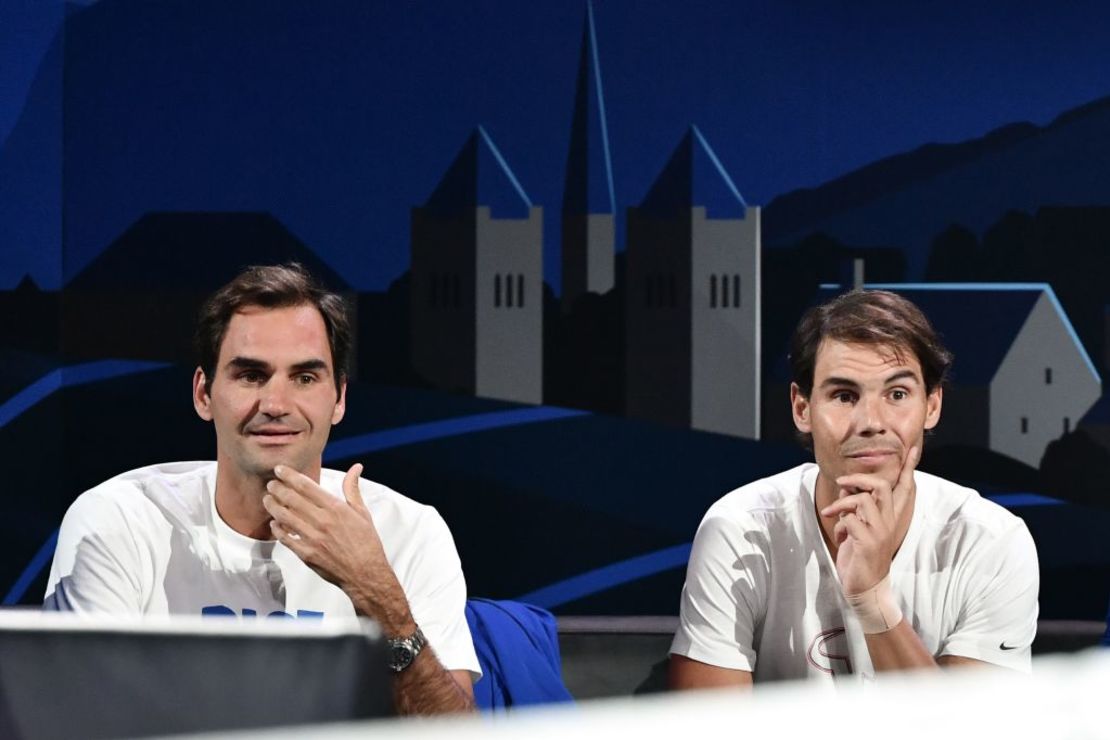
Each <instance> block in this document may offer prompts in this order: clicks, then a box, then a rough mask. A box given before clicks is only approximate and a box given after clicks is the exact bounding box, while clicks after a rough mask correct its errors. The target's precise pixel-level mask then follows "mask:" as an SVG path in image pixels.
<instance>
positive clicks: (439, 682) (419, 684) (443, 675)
mask: <svg viewBox="0 0 1110 740" xmlns="http://www.w3.org/2000/svg"><path fill="white" fill-rule="evenodd" d="M393 705H394V706H395V707H396V709H397V713H398V714H444V713H449V712H472V711H474V697H473V696H471V695H470V694H468V693H467V692H466V691H465V690H464V689H463V687H462V686H460V685H459V682H458V681H456V680H455V677H454V676H453V675H452V674H451V672H450V671H448V670H447V669H446V668H444V667H443V666H442V665H441V664H440V662H439V659H438V658H437V657H436V655H435V653H434V652H433V648H432V647H431V646H428V647H426V648H424V649H423V650H421V651H420V655H418V656H416V660H414V661H413V662H412V665H410V666H409V667H408V668H406V669H405V670H403V671H401V672H400V673H398V674H396V675H395V676H394V677H393Z"/></svg>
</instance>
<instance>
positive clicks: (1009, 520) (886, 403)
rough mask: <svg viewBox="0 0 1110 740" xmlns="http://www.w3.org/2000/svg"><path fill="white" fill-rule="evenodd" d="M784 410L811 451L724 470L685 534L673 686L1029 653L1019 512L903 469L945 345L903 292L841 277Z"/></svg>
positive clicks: (1031, 556)
mask: <svg viewBox="0 0 1110 740" xmlns="http://www.w3.org/2000/svg"><path fill="white" fill-rule="evenodd" d="M790 362H791V369H792V372H793V383H792V384H791V389H790V401H791V410H792V414H793V418H794V424H795V426H796V427H797V429H798V431H799V432H800V433H801V434H802V435H804V436H805V437H806V438H807V441H809V442H810V443H811V445H812V449H813V454H814V458H815V463H809V464H805V465H801V466H799V467H797V468H794V469H793V470H788V471H786V472H783V473H780V474H778V475H775V476H772V477H770V478H765V479H763V480H760V481H756V482H754V483H750V484H748V485H746V486H743V487H742V488H739V489H737V490H735V491H733V492H732V493H729V494H727V495H726V496H725V497H724V498H722V499H720V500H719V501H717V502H716V503H715V504H713V506H712V507H710V509H709V511H708V512H707V513H706V515H705V518H704V519H703V520H702V523H701V526H700V527H699V529H698V533H697V536H696V537H695V539H694V546H693V551H692V553H691V555H690V562H689V566H688V570H687V574H686V584H685V586H684V587H683V591H682V602H681V607H680V623H679V628H678V632H677V634H676V635H675V638H674V642H673V644H672V646H671V666H670V683H671V686H672V687H673V688H680V689H681V688H696V687H709V686H729V685H741V686H742V685H749V684H751V683H752V681H753V680H755V681H761V680H776V679H800V678H815V679H831V678H833V677H843V676H851V677H852V678H853V679H854V680H870V679H873V678H874V677H875V674H876V672H878V671H890V670H898V669H910V668H922V669H929V668H935V667H937V666H938V665H953V664H991V665H996V666H1002V667H1006V668H1012V669H1016V670H1021V671H1028V670H1029V668H1030V646H1031V645H1032V643H1033V637H1034V634H1035V632H1036V627H1037V590H1038V583H1039V576H1038V568H1037V553H1036V549H1035V547H1034V545H1033V540H1032V538H1031V537H1030V536H1029V532H1028V530H1027V529H1026V527H1025V524H1024V522H1022V521H1021V519H1019V518H1017V517H1016V516H1014V515H1012V514H1010V513H1009V512H1007V511H1006V510H1005V509H1003V508H1001V507H1000V506H998V505H996V504H994V503H992V502H990V501H987V500H986V499H983V498H981V497H980V496H979V495H978V494H977V493H976V492H975V491H973V490H970V489H968V488H964V487H962V486H958V485H956V484H954V483H951V482H949V481H946V480H943V479H941V478H938V477H936V476H932V475H928V474H926V473H922V472H919V471H917V470H916V466H917V463H918V460H919V459H920V456H921V449H922V444H923V442H924V434H925V430H927V429H932V428H933V427H934V426H936V424H937V422H938V421H939V420H940V410H941V400H942V394H943V389H942V385H943V381H944V378H945V375H946V373H947V371H948V368H949V366H950V364H951V355H950V354H949V353H948V351H947V350H945V348H944V347H943V346H942V345H941V343H940V339H939V338H938V336H937V335H936V333H935V332H934V330H933V328H932V326H931V325H930V324H929V322H928V320H927V319H926V318H925V316H924V315H923V314H922V313H921V311H920V310H919V309H918V308H917V307H916V306H915V305H913V304H912V303H911V302H910V301H908V300H906V299H905V298H902V297H900V296H898V295H896V294H893V293H889V292H886V291H871V290H856V291H852V292H850V293H847V294H844V295H842V296H840V297H838V298H836V299H834V300H832V301H831V302H829V303H827V304H825V305H822V306H818V307H816V308H814V309H812V310H811V311H809V312H808V313H807V314H806V315H805V316H804V317H803V318H802V321H801V323H800V324H799V326H798V328H797V329H796V331H795V333H794V337H793V339H792V341H791V353H790Z"/></svg>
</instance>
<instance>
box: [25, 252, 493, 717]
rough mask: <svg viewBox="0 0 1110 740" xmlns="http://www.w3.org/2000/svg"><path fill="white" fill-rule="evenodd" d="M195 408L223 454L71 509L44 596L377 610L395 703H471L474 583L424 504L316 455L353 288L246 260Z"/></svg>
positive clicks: (277, 610) (143, 471)
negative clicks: (470, 592) (332, 287)
mask: <svg viewBox="0 0 1110 740" xmlns="http://www.w3.org/2000/svg"><path fill="white" fill-rule="evenodd" d="M196 343H197V351H198V355H199V357H200V364H199V366H198V367H197V369H196V371H195V372H194V375H193V405H194V407H195V409H196V412H197V414H198V415H200V417H201V418H202V419H205V420H206V421H210V422H212V424H213V426H214V427H215V430H216V462H215V463H211V462H183V463H167V464H161V465H153V466H149V467H146V468H140V469H138V470H133V471H131V472H128V473H124V474H123V475H120V476H117V477H115V478H112V479H111V480H109V481H107V482H105V483H103V484H101V485H99V486H97V487H96V488H93V489H91V490H89V491H87V492H85V493H84V494H82V495H81V496H80V497H79V498H78V499H77V500H76V501H75V502H74V503H73V505H72V506H71V507H70V509H69V511H68V512H67V513H66V516H65V519H64V520H63V522H62V527H61V531H60V534H59V538H58V547H57V550H56V552H55V556H54V564H53V566H52V568H51V573H50V581H49V586H48V588H47V595H46V604H45V605H46V607H47V608H53V609H61V610H70V611H75V612H84V613H133V614H167V613H169V614H205V615H241V616H243V617H263V616H280V617H301V618H320V617H322V618H344V617H353V616H355V615H358V616H366V617H372V618H374V619H375V620H377V622H378V623H379V624H380V625H381V627H382V631H383V632H384V634H385V636H386V637H387V638H388V639H389V640H390V643H391V648H392V649H391V650H390V655H391V663H390V668H392V669H393V670H394V671H395V673H394V697H395V703H396V706H397V709H398V711H399V712H402V713H431V712H443V711H460V710H467V709H471V708H473V689H472V685H471V681H472V675H475V674H478V673H479V672H480V669H479V667H478V661H477V658H476V656H475V653H474V647H473V644H472V643H471V639H470V632H469V629H468V628H467V624H466V619H465V616H464V611H463V610H464V606H465V601H466V583H465V581H464V580H463V574H462V569H461V567H460V564H459V558H458V555H457V553H456V551H455V546H454V542H453V540H452V539H451V533H450V532H449V531H448V529H447V525H446V524H445V523H444V521H443V519H442V518H441V517H440V516H439V514H438V513H437V512H436V511H435V510H434V509H432V508H431V507H428V506H423V505H421V504H418V503H416V502H415V501H412V500H411V499H408V498H405V497H404V496H401V495H400V494H398V493H396V492H394V491H391V490H390V489H388V488H386V487H385V486H382V485H379V484H377V483H373V482H371V481H369V480H365V479H362V478H360V477H359V476H360V474H361V472H362V466H361V465H358V464H356V465H354V466H352V467H351V469H350V470H348V471H347V473H346V474H345V475H344V474H343V473H341V472H339V471H334V470H325V469H323V468H322V455H323V450H324V446H325V444H326V443H327V440H328V434H329V432H330V430H331V426H332V425H333V424H336V423H338V422H339V421H340V419H342V418H343V414H344V411H345V409H346V392H347V372H348V370H347V361H348V354H349V352H350V347H351V336H350V324H349V321H348V319H347V313H346V308H345V306H344V304H343V301H342V300H341V299H340V298H339V297H338V296H336V295H334V294H332V293H329V292H327V291H326V290H324V289H323V287H321V286H320V285H319V284H318V283H316V281H315V280H314V279H313V278H312V276H311V275H309V274H308V273H307V272H306V271H305V270H304V269H303V268H301V267H300V266H299V265H296V264H289V265H281V266H268V267H252V268H248V269H247V270H245V271H244V272H243V273H241V274H240V275H239V276H238V277H236V278H235V279H234V280H233V281H232V282H230V283H229V284H228V285H226V286H224V287H223V288H221V289H220V290H219V291H217V292H216V293H215V294H214V295H213V296H212V297H211V298H210V299H209V300H208V301H207V302H206V303H205V305H204V307H203V309H202V311H201V316H200V321H199V324H198V329H197V335H196Z"/></svg>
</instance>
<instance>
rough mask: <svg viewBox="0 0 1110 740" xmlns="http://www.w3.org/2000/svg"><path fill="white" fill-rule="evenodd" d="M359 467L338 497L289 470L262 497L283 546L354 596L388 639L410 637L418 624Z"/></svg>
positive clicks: (276, 471) (277, 471) (281, 470)
mask: <svg viewBox="0 0 1110 740" xmlns="http://www.w3.org/2000/svg"><path fill="white" fill-rule="evenodd" d="M361 473H362V465H361V464H360V463H355V464H354V465H352V466H351V468H350V470H348V471H347V475H346V476H345V477H344V479H343V498H342V499H340V498H336V497H335V496H333V495H331V494H329V493H328V492H327V491H325V490H324V489H323V488H321V487H320V485H319V484H318V483H317V482H316V481H314V480H312V479H311V478H309V477H308V476H307V475H304V474H303V473H301V472H299V471H297V470H294V469H293V468H290V467H288V466H285V465H278V466H276V467H275V468H274V474H275V475H276V476H277V478H276V479H275V480H272V481H270V482H269V483H267V484H266V490H267V492H268V493H267V494H266V495H265V496H264V497H263V498H262V505H263V506H265V507H266V511H267V512H269V514H270V516H271V517H273V520H272V521H271V522H270V528H271V530H272V531H273V534H274V537H275V538H277V540H278V541H279V542H281V543H282V544H283V545H285V546H286V547H288V548H289V549H290V550H292V551H293V552H294V553H295V554H296V555H297V557H299V558H300V559H301V560H303V561H304V562H305V564H306V565H308V566H309V567H310V568H312V569H313V570H314V571H316V573H318V574H319V575H320V577H321V578H324V579H325V580H327V581H330V582H331V583H334V584H335V585H336V586H339V587H340V588H341V589H343V591H344V592H345V593H346V594H347V595H348V596H349V597H350V599H351V601H352V603H353V604H354V606H355V611H356V612H357V613H359V614H363V615H365V616H369V617H373V618H374V619H376V620H377V621H378V622H379V623H380V624H381V626H382V629H383V630H384V631H385V633H386V634H387V635H399V634H405V635H407V634H410V633H411V632H412V631H413V630H414V629H415V628H416V624H415V622H414V621H413V618H412V613H411V612H410V611H409V606H408V600H407V599H406V598H405V594H404V591H403V590H402V589H401V584H400V583H399V582H398V580H397V576H396V574H394V572H393V568H392V567H391V566H390V564H389V561H388V560H387V559H386V556H385V550H384V549H383V548H382V542H381V538H380V537H379V536H378V530H377V528H376V527H375V526H374V519H373V517H372V516H371V514H370V511H369V510H368V509H367V508H366V505H365V503H363V500H362V494H361V493H360V492H359V486H358V479H359V475H360V474H361Z"/></svg>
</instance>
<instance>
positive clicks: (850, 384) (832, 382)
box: [820, 376, 860, 388]
mask: <svg viewBox="0 0 1110 740" xmlns="http://www.w3.org/2000/svg"><path fill="white" fill-rule="evenodd" d="M820 387H821V388H834V387H835V388H859V387H860V386H859V383H857V382H856V381H854V380H850V379H848V378H837V377H835V376H833V377H828V378H825V379H824V380H822V381H821V386H820Z"/></svg>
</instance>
